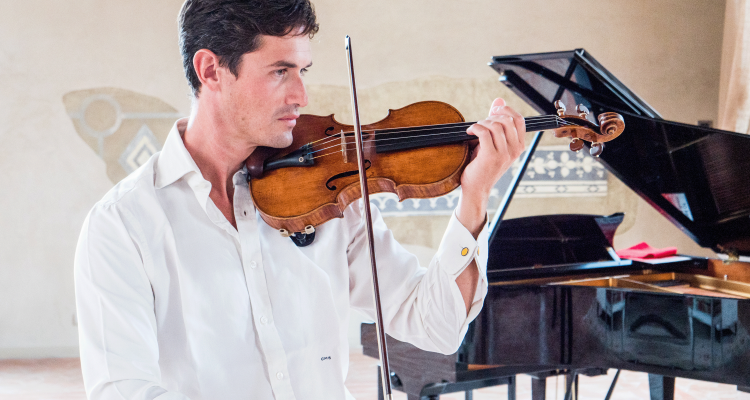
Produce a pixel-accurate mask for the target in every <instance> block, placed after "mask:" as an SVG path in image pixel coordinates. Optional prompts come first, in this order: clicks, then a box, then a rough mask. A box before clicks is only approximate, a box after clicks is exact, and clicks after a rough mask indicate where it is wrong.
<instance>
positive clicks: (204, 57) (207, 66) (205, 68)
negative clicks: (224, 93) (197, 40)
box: [193, 49, 221, 91]
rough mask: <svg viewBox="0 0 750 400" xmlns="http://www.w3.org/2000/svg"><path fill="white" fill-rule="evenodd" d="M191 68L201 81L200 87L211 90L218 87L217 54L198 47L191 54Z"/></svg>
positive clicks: (218, 67) (219, 79) (219, 81)
mask: <svg viewBox="0 0 750 400" xmlns="http://www.w3.org/2000/svg"><path fill="white" fill-rule="evenodd" d="M193 68H195V73H196V75H198V79H199V80H200V81H201V88H204V87H205V88H206V89H208V90H211V91H216V90H218V89H219V85H220V83H221V76H220V73H219V69H220V68H221V67H220V66H219V56H217V55H216V54H214V52H212V51H211V50H208V49H200V50H198V51H197V52H195V55H194V56H193Z"/></svg>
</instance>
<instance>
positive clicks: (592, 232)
mask: <svg viewBox="0 0 750 400" xmlns="http://www.w3.org/2000/svg"><path fill="white" fill-rule="evenodd" d="M623 218H624V214H622V213H617V214H613V215H610V216H603V215H583V214H558V215H539V216H532V217H524V218H514V219H507V220H503V221H501V222H498V225H497V226H496V227H495V230H494V232H492V239H491V240H492V242H491V243H490V249H489V256H488V261H487V276H488V278H489V279H490V280H491V281H496V280H505V279H519V278H537V277H544V276H554V275H559V274H561V273H563V271H564V272H565V273H566V274H576V273H582V272H586V273H590V272H592V270H603V269H607V268H612V267H623V266H628V265H631V261H630V260H621V259H619V258H618V257H617V255H616V254H615V253H614V250H612V240H613V238H614V234H615V231H616V230H617V227H618V226H619V225H620V223H622V220H623Z"/></svg>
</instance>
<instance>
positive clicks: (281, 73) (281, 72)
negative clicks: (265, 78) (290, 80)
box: [273, 69, 286, 76]
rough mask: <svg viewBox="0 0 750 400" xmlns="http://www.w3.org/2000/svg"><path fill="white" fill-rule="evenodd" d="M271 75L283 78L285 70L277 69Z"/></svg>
mask: <svg viewBox="0 0 750 400" xmlns="http://www.w3.org/2000/svg"><path fill="white" fill-rule="evenodd" d="M273 73H274V74H276V75H277V76H284V74H286V69H277V70H276V71H274V72H273Z"/></svg>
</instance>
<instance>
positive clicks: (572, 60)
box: [490, 49, 750, 256]
mask: <svg viewBox="0 0 750 400" xmlns="http://www.w3.org/2000/svg"><path fill="white" fill-rule="evenodd" d="M490 66H491V67H492V68H493V69H495V70H496V71H497V72H498V73H500V76H501V77H500V81H502V82H503V83H504V84H505V85H506V86H508V87H509V88H510V89H511V90H513V92H515V93H516V94H517V95H519V96H520V97H521V98H523V99H524V100H525V101H526V102H528V103H529V104H530V105H531V106H532V107H534V108H535V109H536V110H537V111H539V112H540V113H542V114H554V113H555V107H554V105H553V103H554V100H556V99H558V98H560V99H562V100H563V102H564V103H565V104H566V105H568V106H569V107H572V106H573V105H574V104H581V103H582V104H584V105H585V106H587V107H588V108H589V110H591V114H590V116H589V118H590V119H591V120H592V121H596V118H595V117H596V115H599V114H600V113H602V112H605V111H615V112H619V113H621V114H622V115H623V117H624V119H625V132H623V134H622V135H621V136H620V137H619V138H617V139H616V140H613V141H611V142H607V143H606V147H605V150H604V153H603V154H602V155H601V157H600V161H601V162H602V164H603V165H604V166H605V167H606V168H607V169H608V170H609V171H610V172H612V173H613V174H615V176H617V177H618V178H619V179H620V180H621V181H622V182H623V183H625V184H626V185H628V186H629V187H630V188H631V189H632V190H633V191H635V192H636V193H638V195H640V196H641V197H642V198H643V199H644V200H646V201H647V202H648V203H649V204H651V206H653V207H654V208H656V209H657V210H658V211H659V212H660V213H661V214H662V215H664V216H665V217H667V219H669V220H670V221H671V222H672V223H674V224H675V225H676V226H677V227H679V228H680V229H681V230H682V231H683V232H685V233H686V234H687V235H688V236H690V237H691V238H692V239H693V240H695V241H696V242H697V243H698V244H699V245H701V246H703V247H709V248H711V249H713V250H714V251H716V252H718V253H724V254H730V255H732V254H736V255H741V256H748V255H750V156H749V155H750V136H748V135H743V134H738V133H734V132H727V131H721V130H718V129H711V128H704V127H699V126H695V125H688V124H681V123H677V122H671V121H666V120H663V119H662V118H661V116H660V115H659V114H658V113H657V112H656V110H654V109H653V108H652V107H651V106H649V105H648V104H647V103H646V102H645V101H643V100H642V99H641V98H640V97H638V96H637V95H636V94H635V93H633V92H632V91H630V90H629V89H628V88H627V87H625V85H623V84H622V82H620V81H619V80H617V78H615V77H614V75H612V74H611V73H610V72H609V71H607V70H606V69H605V68H604V67H603V66H601V64H599V63H598V62H597V61H596V60H594V58H593V57H591V55H589V54H588V53H587V52H586V51H585V50H583V49H577V50H573V51H565V52H554V53H539V54H527V55H518V56H505V57H493V59H492V62H491V63H490Z"/></svg>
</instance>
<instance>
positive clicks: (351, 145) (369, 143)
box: [308, 135, 473, 159]
mask: <svg viewBox="0 0 750 400" xmlns="http://www.w3.org/2000/svg"><path fill="white" fill-rule="evenodd" d="M468 136H471V135H467V137H468ZM417 137H418V136H417ZM471 137H473V136H471ZM430 140H431V139H421V140H419V139H417V140H410V141H409V143H410V144H413V143H420V142H429V141H430ZM373 142H375V143H373ZM377 142H379V140H369V141H367V142H366V144H365V143H363V144H362V148H363V149H369V148H372V147H376V146H377ZM454 144H457V143H454ZM346 146H347V147H346V150H353V149H356V148H357V145H356V143H347V144H346ZM332 148H339V149H338V150H334V151H332V152H329V153H325V154H320V155H317V156H314V157H313V159H315V158H320V157H325V156H330V155H332V154H341V153H343V152H344V150H343V149H341V145H335V146H331V147H326V148H325V149H321V150H318V151H315V152H311V153H308V154H312V153H317V152H319V151H323V150H328V149H332Z"/></svg>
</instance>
